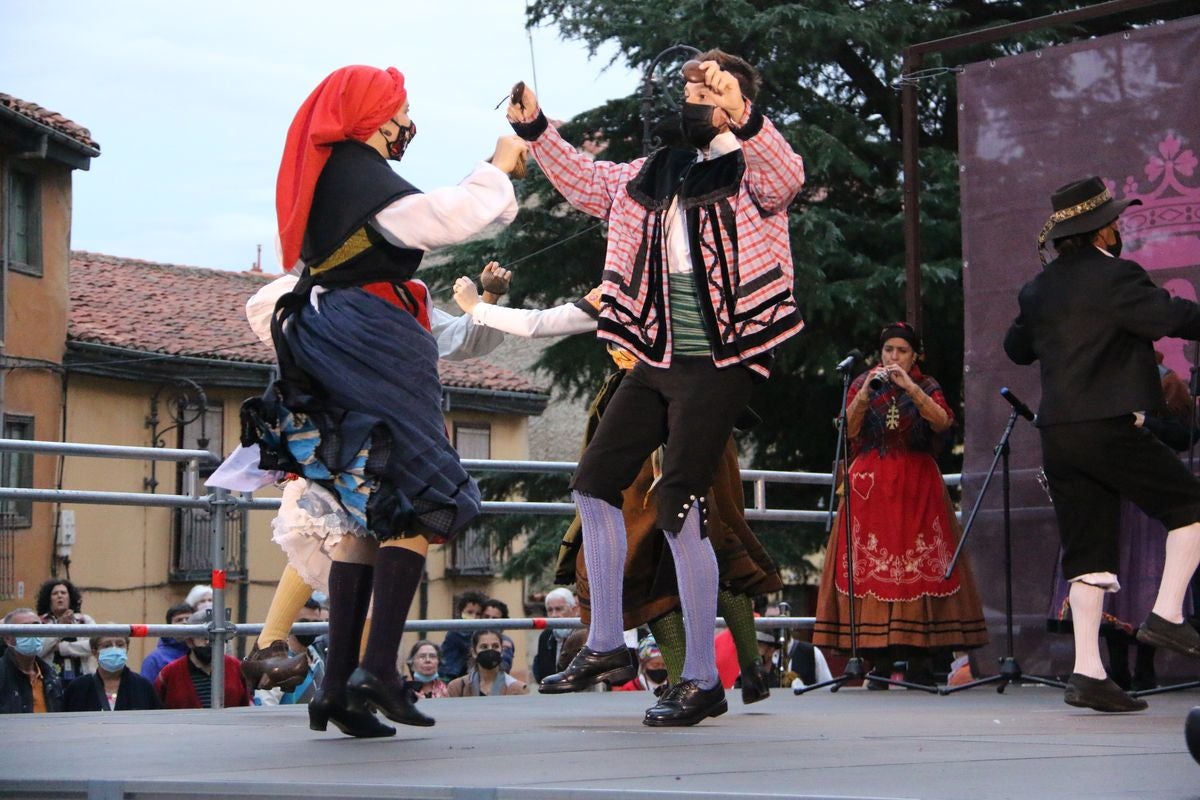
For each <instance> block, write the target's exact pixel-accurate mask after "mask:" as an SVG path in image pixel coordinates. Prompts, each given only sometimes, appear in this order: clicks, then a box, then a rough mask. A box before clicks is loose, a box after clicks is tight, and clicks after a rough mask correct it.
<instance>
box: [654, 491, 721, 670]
mask: <svg viewBox="0 0 1200 800" xmlns="http://www.w3.org/2000/svg"><path fill="white" fill-rule="evenodd" d="M666 537H667V543H668V544H669V545H670V546H671V555H672V556H674V557H675V579H676V582H677V583H678V584H679V604H680V605H681V606H682V607H683V625H684V630H685V631H686V633H687V652H686V654H685V656H684V661H683V679H684V680H685V681H686V680H693V681H696V683H698V684H699V685H700V688H702V689H711V688H713V687H714V686H716V685H717V682H718V681H719V680H720V677H719V676H718V674H717V657H716V651H715V649H714V648H713V634H715V633H716V630H717V621H716V617H717V556H716V554H715V553H714V552H713V549H712V543H711V542H709V540H708V539H705V538H703V537H701V536H700V510H699V509H698V508H697V507H696V506H692V508H691V509H690V510H689V511H688V514H687V517H686V518H685V519H684V521H683V528H681V529H680V531H679V533H670V532H668V533H666Z"/></svg>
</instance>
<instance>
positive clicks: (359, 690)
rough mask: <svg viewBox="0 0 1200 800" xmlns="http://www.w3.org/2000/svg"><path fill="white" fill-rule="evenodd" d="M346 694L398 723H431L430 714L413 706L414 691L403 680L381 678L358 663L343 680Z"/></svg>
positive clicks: (415, 694) (432, 721) (415, 697)
mask: <svg viewBox="0 0 1200 800" xmlns="http://www.w3.org/2000/svg"><path fill="white" fill-rule="evenodd" d="M346 695H347V696H348V697H349V698H350V699H351V700H357V701H358V702H359V703H362V704H363V705H364V706H366V707H367V708H371V709H374V710H376V711H378V712H379V713H381V714H383V715H384V716H385V717H387V718H388V719H390V720H391V721H392V722H399V723H400V724H401V725H417V726H420V727H422V728H428V727H430V726H432V725H433V724H434V719H433V717H427V716H425V715H424V714H422V713H421V712H420V711H418V710H417V707H416V702H417V693H416V692H414V691H413V690H412V687H410V686H409V685H408V684H407V683H406V682H405V681H403V680H400V681H397V682H395V683H392V682H390V681H382V680H380V679H379V678H377V677H375V676H374V675H373V674H371V673H370V672H368V671H367V670H365V669H363V668H362V667H359V668H358V669H356V670H354V673H353V674H352V675H351V676H350V680H349V681H348V682H347V683H346Z"/></svg>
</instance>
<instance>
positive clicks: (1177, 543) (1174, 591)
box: [1154, 522, 1200, 622]
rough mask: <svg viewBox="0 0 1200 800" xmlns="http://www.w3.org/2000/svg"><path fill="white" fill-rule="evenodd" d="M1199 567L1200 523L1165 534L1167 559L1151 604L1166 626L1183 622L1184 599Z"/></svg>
mask: <svg viewBox="0 0 1200 800" xmlns="http://www.w3.org/2000/svg"><path fill="white" fill-rule="evenodd" d="M1197 566H1200V522H1193V523H1192V524H1191V525H1186V526H1184V527H1182V528H1176V529H1175V530H1173V531H1170V532H1168V533H1167V559H1166V564H1165V565H1164V566H1163V574H1162V582H1161V583H1159V586H1158V597H1157V598H1156V599H1155V601H1154V613H1155V614H1157V615H1158V616H1160V617H1162V618H1163V619H1165V620H1166V621H1167V622H1183V596H1184V595H1185V594H1186V593H1187V588H1188V583H1189V582H1190V581H1191V580H1192V575H1193V574H1195V572H1196V567H1197Z"/></svg>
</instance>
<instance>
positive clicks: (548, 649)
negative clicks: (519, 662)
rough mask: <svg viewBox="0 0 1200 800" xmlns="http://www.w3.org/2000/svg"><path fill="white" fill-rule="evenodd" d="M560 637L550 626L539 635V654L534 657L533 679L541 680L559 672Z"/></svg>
mask: <svg viewBox="0 0 1200 800" xmlns="http://www.w3.org/2000/svg"><path fill="white" fill-rule="evenodd" d="M558 642H559V640H558V638H557V637H555V635H554V631H553V630H551V629H550V628H547V629H546V630H544V631H542V635H541V636H539V637H538V646H537V654H536V655H535V656H534V657H533V679H534V680H536V681H540V680H542V679H543V678H545V677H546V676H547V675H553V674H554V673H556V672H558V650H559V648H558Z"/></svg>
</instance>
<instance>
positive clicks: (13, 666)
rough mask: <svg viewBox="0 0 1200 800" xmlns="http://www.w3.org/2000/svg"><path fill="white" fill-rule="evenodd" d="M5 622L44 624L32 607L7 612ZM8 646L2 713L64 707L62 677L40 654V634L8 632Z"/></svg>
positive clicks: (0, 684)
mask: <svg viewBox="0 0 1200 800" xmlns="http://www.w3.org/2000/svg"><path fill="white" fill-rule="evenodd" d="M4 624H5V625H41V624H42V621H41V619H39V618H38V615H37V614H36V613H35V612H34V610H33V609H32V608H18V609H14V610H12V611H10V612H8V613H7V614H5V615H4ZM4 643H5V645H7V647H6V648H5V650H4V656H3V657H2V658H0V714H43V713H46V712H48V711H62V709H63V689H62V681H61V680H59V677H58V673H57V672H55V671H54V667H53V666H52V665H51V664H50V663H49V662H48V661H44V660H43V659H42V658H41V655H40V654H41V652H42V637H41V636H28V635H26V636H5V637H4Z"/></svg>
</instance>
